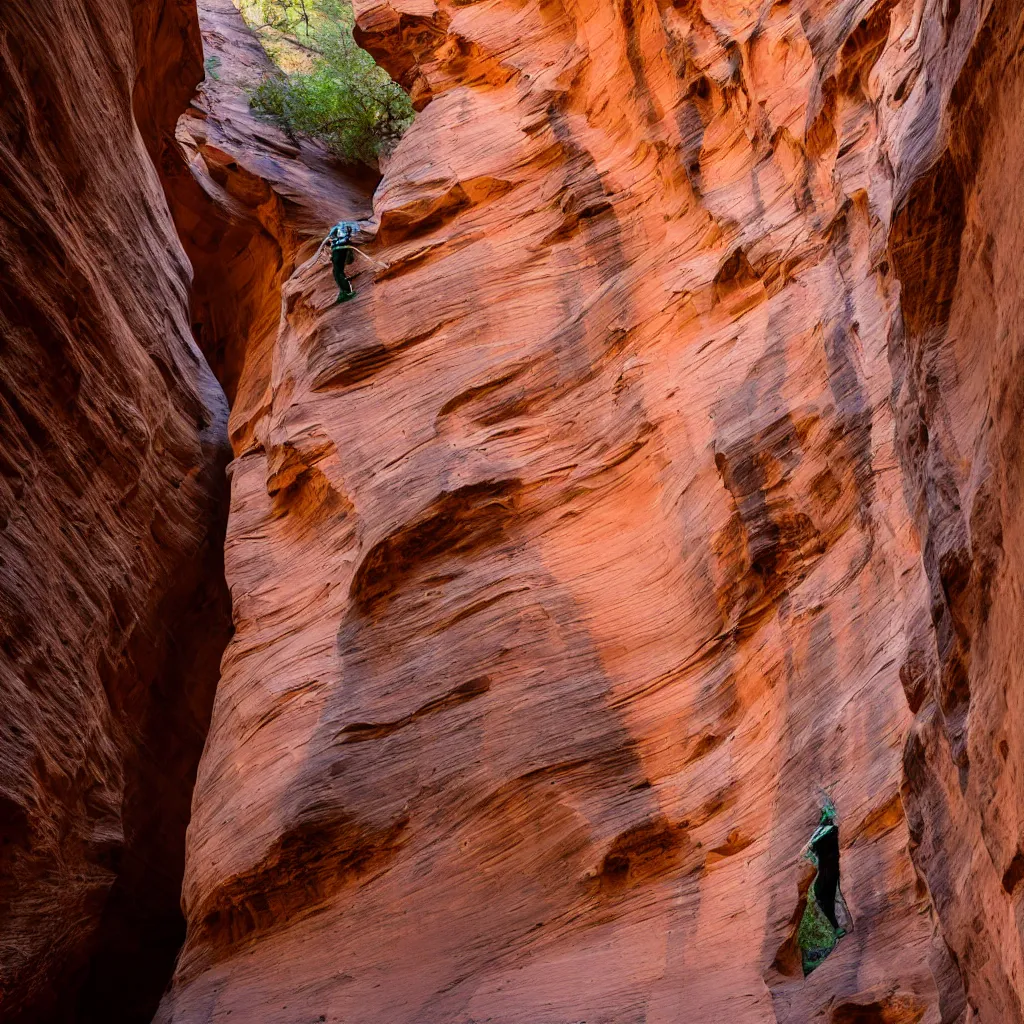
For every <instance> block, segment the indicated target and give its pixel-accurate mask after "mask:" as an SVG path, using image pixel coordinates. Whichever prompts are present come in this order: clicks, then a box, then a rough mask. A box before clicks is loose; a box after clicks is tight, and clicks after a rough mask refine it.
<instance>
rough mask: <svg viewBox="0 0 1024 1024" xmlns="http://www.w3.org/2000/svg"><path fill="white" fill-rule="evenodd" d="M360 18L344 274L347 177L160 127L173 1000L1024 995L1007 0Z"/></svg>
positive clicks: (753, 1005) (853, 999) (1010, 2)
mask: <svg viewBox="0 0 1024 1024" xmlns="http://www.w3.org/2000/svg"><path fill="white" fill-rule="evenodd" d="M206 6H207V14H206V17H207V18H210V19H213V20H212V21H210V22H209V25H210V26H211V28H210V33H208V41H209V40H210V39H216V38H219V39H220V40H221V43H223V44H224V46H225V47H226V48H225V49H223V50H222V51H221V52H223V54H224V57H225V63H226V64H229V63H230V62H231V52H230V47H229V46H227V44H228V43H229V42H230V40H231V39H232V38H234V37H235V36H236V35H237V23H236V29H234V30H229V29H228V28H226V26H227V25H228V24H229V22H230V18H231V15H230V10H229V9H228V6H227V4H226V2H221V3H213V2H212V0H211V3H209V4H207V5H206ZM356 9H357V14H358V27H357V38H358V39H359V40H360V42H361V43H362V44H363V45H364V46H366V47H367V48H368V49H369V50H370V51H371V52H372V53H373V54H374V55H375V56H376V57H377V59H378V60H379V61H380V62H381V63H382V64H384V65H385V66H386V67H387V68H388V69H389V70H390V71H391V72H392V74H393V75H394V76H395V77H396V79H398V80H400V81H401V82H402V83H403V84H405V85H406V86H407V87H408V88H409V89H410V91H411V93H412V95H413V97H414V99H415V101H416V104H417V107H418V108H419V109H420V111H421V112H420V114H419V116H418V118H417V121H416V123H415V124H414V126H413V127H412V129H411V130H410V131H409V133H408V134H407V136H406V137H405V138H404V140H403V141H402V143H401V144H400V146H399V147H398V149H397V151H396V152H395V154H394V155H393V157H392V158H391V159H390V160H389V161H388V162H387V165H386V167H385V169H384V176H383V180H382V181H381V183H380V185H379V187H378V188H377V190H376V192H375V194H374V197H373V205H372V219H373V222H374V226H375V228H376V232H377V234H376V241H375V242H374V243H373V244H372V245H370V246H369V249H368V251H369V254H370V256H371V257H372V258H373V259H374V260H377V261H379V262H380V263H382V264H384V266H383V267H382V268H376V269H375V268H374V267H373V266H372V265H370V264H363V263H360V264H357V266H358V267H359V268H360V272H359V274H358V276H357V278H356V282H355V283H356V289H357V291H358V293H359V294H358V298H357V299H356V301H354V302H352V303H349V304H346V305H343V306H335V305H333V302H334V298H335V295H336V290H335V288H334V286H333V283H332V282H331V279H330V273H329V269H328V268H327V267H326V266H325V265H323V264H315V263H312V262H308V258H309V257H310V256H312V254H313V250H314V247H315V244H316V240H317V236H320V237H322V235H323V234H324V233H326V231H327V229H328V227H329V226H330V224H331V223H332V222H333V221H335V220H340V219H342V218H352V217H356V216H360V207H361V203H362V202H363V200H361V199H360V197H359V196H358V195H357V192H358V190H357V189H348V190H347V191H346V190H344V189H343V190H342V191H343V192H344V194H343V195H338V196H335V195H334V194H333V193H332V192H331V191H330V190H331V189H337V188H339V187H340V186H337V185H336V184H334V183H333V181H334V179H329V178H327V177H326V176H325V172H324V173H317V174H313V175H303V174H302V173H301V166H299V165H302V164H303V162H304V157H303V154H302V153H301V152H300V151H299V150H298V149H297V148H296V147H293V148H292V149H291V150H288V149H287V147H286V146H283V144H282V142H281V140H280V139H276V138H271V137H270V136H265V137H263V138H255V137H254V136H252V135H251V132H252V131H254V130H255V129H253V128H252V122H251V120H249V119H248V115H247V114H246V112H245V109H244V104H243V103H241V102H240V100H239V98H238V94H237V91H236V92H235V93H234V94H232V91H231V90H232V89H234V88H235V86H234V85H232V84H231V83H230V82H228V81H224V82H222V83H221V84H220V85H218V86H216V87H215V88H211V89H210V90H209V91H208V93H207V94H206V97H205V99H204V100H202V101H200V103H199V105H198V106H197V108H196V110H195V111H194V112H193V113H191V114H190V115H189V116H188V117H187V118H185V119H184V121H183V123H182V126H181V128H180V129H179V138H180V139H182V140H183V142H184V144H185V147H186V149H187V151H188V152H189V153H190V154H192V171H193V181H194V182H195V183H197V184H198V185H199V187H201V188H202V190H203V191H204V192H205V194H206V196H207V197H208V198H210V197H212V200H213V203H212V205H213V206H214V207H215V208H216V209H217V210H218V211H219V212H218V214H217V218H219V219H218V220H217V223H218V224H220V225H222V226H223V231H221V234H220V236H219V237H220V238H227V237H228V236H229V235H230V236H231V237H232V238H237V239H238V241H237V243H232V244H231V245H230V246H229V249H230V250H231V252H232V253H234V252H236V251H237V252H238V253H239V254H241V255H240V256H239V257H238V259H237V260H236V259H235V258H234V256H232V255H230V254H229V255H228V256H227V257H225V255H224V251H223V249H222V245H223V243H222V242H221V241H219V240H218V239H216V238H213V237H212V236H211V237H209V238H208V239H206V240H205V241H204V239H203V236H202V230H203V229H204V225H208V224H209V223H210V220H209V217H210V216H211V215H210V214H208V213H204V212H203V209H204V208H203V207H202V206H199V205H196V204H195V203H194V202H193V203H192V205H191V207H190V209H191V211H192V212H191V213H189V212H188V210H186V211H185V212H183V211H182V210H181V209H177V219H178V223H179V225H181V226H182V230H183V233H184V235H185V237H186V245H187V246H188V247H189V248H190V251H191V252H193V254H195V253H196V252H197V251H198V250H199V249H203V248H204V247H206V249H207V251H209V252H212V253H214V254H215V257H216V258H215V259H214V261H213V262H216V260H217V259H219V260H220V261H221V264H222V265H223V266H226V267H227V268H228V273H226V274H225V276H224V280H225V281H226V282H228V284H229V285H230V287H232V288H234V289H235V292H236V293H237V294H239V295H241V296H242V302H241V304H240V305H239V309H240V310H241V312H239V313H238V315H237V316H235V315H233V314H232V313H231V311H232V310H233V309H234V308H235V307H234V306H233V305H232V303H231V301H230V296H225V295H224V294H223V292H222V290H221V287H220V286H219V285H218V286H217V288H215V289H213V290H211V289H210V288H209V287H208V286H207V285H205V284H203V283H202V280H201V283H200V285H199V287H198V290H197V295H198V296H200V306H201V307H202V309H203V310H204V313H203V316H201V317H200V320H201V322H203V325H204V326H203V330H204V331H207V330H208V327H207V325H208V324H213V325H214V327H213V328H212V333H211V334H210V337H209V338H208V339H207V342H206V344H207V350H208V351H210V352H211V353H222V355H221V356H219V357H217V356H215V359H216V358H221V359H222V365H223V366H226V367H228V368H229V370H227V371H224V370H222V372H226V373H227V375H228V376H230V378H231V380H232V381H233V382H235V383H232V384H231V385H230V386H229V391H232V389H234V391H235V392H237V395H238V396H239V397H238V399H237V401H236V402H235V406H234V409H233V413H232V423H231V436H232V441H233V445H234V450H235V461H234V463H233V465H232V468H231V471H230V478H231V491H232V498H231V514H230V521H229V527H228V539H227V548H226V570H227V577H228V582H229V584H230V587H231V591H232V597H233V603H234V617H235V624H236V633H235V636H234V639H233V641H232V643H231V645H230V647H229V649H228V652H227V655H226V657H225V661H224V665H223V674H222V678H221V682H220V685H219V688H218V691H217V698H216V704H215V708H214V715H213V721H212V726H211V731H210V735H209V737H208V741H207V746H206V751H205V753H204V756H203V760H202V763H201V766H200V772H199V778H198V782H197V787H196V792H195V796H194V802H193V817H192V821H191V824H190V828H189V838H188V853H187V865H186V874H185V884H184V894H183V900H184V907H185V910H186V915H187V918H188V938H187V941H186V945H185V948H184V950H183V952H182V955H181V957H180V959H179V962H178V968H177V972H176V975H175V980H174V984H173V987H172V989H171V991H170V992H169V993H168V994H167V996H166V997H165V999H164V1001H163V1003H162V1005H161V1009H160V1012H159V1013H158V1015H157V1020H158V1021H159V1022H161V1024H172V1022H173V1024H206V1022H212V1021H215V1020H216V1021H226V1020H230V1021H232V1022H235V1024H238V1022H242V1021H260V1022H267V1024H269V1022H280V1024H285V1022H287V1024H293V1022H301V1021H317V1020H321V1021H346V1022H352V1021H359V1022H361V1024H368V1022H381V1024H384V1022H387V1024H413V1022H415V1024H427V1022H439V1024H440V1022H445V1024H455V1022H460V1024H469V1022H480V1024H482V1022H485V1021H500V1022H502V1024H511V1022H518V1021H521V1022H524V1024H527V1022H528V1024H572V1022H578V1021H586V1022H587V1024H634V1022H637V1024H638V1022H645V1024H661V1022H666V1024H667V1022H672V1024H676V1022H680V1021H710V1022H719V1021H723V1022H724V1021H732V1022H743V1024H746V1022H751V1024H753V1022H758V1024H760V1022H772V1021H775V1022H779V1024H782V1022H791V1024H804V1022H806V1021H809V1020H818V1019H820V1020H826V1021H832V1022H845V1024H851V1022H854V1021H859V1022H881V1024H910V1022H915V1024H920V1022H924V1024H939V1022H944V1024H950V1022H966V1021H984V1022H990V1024H1001V1022H1009V1021H1018V1020H1021V1019H1024V1011H1022V1008H1021V1004H1020V998H1021V997H1020V994H1019V993H1020V986H1021V983H1022V979H1021V969H1022V966H1024V964H1022V950H1021V943H1020V927H1019V924H1018V920H1019V917H1020V914H1021V912H1022V911H1021V909H1020V908H1021V900H1022V893H1024V887H1022V886H1021V884H1020V883H1021V882H1022V880H1024V867H1022V866H1021V865H1022V864H1024V847H1022V845H1021V843H1022V835H1024V833H1022V823H1021V817H1022V812H1021V796H1020V794H1021V786H1020V781H1019V776H1020V772H1021V769H1022V763H1024V734H1022V728H1021V726H1020V725H1018V723H1019V722H1020V721H1021V720H1022V715H1021V711H1022V709H1021V707H1020V703H1021V697H1019V696H1018V691H1019V690H1020V686H1019V684H1020V681H1021V675H1022V652H1021V646H1020V642H1019V640H1018V638H1017V628H1015V627H1017V626H1018V624H1019V622H1020V621H1021V620H1020V615H1021V611H1022V609H1021V607H1020V606H1021V602H1022V600H1024V597H1022V587H1021V583H1022V579H1021V576H1022V566H1024V551H1022V550H1021V544H1022V542H1024V532H1022V527H1021V526H1020V525H1019V520H1020V517H1021V512H1020V511H1019V509H1020V508H1021V505H1022V503H1021V500H1020V498H1019V497H1018V495H1019V492H1020V489H1021V481H1022V473H1021V451H1020V443H1019V441H1018V440H1017V438H1018V436H1019V430H1018V426H1019V422H1020V418H1021V411H1022V410H1021V406H1022V403H1024V384H1022V383H1021V381H1022V380H1024V374H1022V372H1021V370H1022V346H1024V327H1022V319H1024V318H1022V310H1021V302H1022V298H1021V297H1022V295H1024V282H1022V279H1021V278H1022V273H1024V271H1022V270H1021V269H1020V260H1019V259H1018V258H1017V254H1016V248H1017V246H1018V244H1019V241H1020V240H1021V239H1024V223H1022V217H1024V194H1022V188H1024V186H1022V184H1021V182H1022V181H1024V176H1022V175H1021V174H1020V168H1021V166H1022V162H1024V143H1022V140H1024V123H1022V122H1024V66H1022V57H1021V47H1022V45H1024V15H1022V13H1021V10H1020V4H1019V3H1018V2H1017V0H959V2H958V0H790V2H772V0H763V2H757V0H678V2H676V3H674V4H673V3H669V2H667V0H666V2H659V0H586V2H582V0H581V2H577V3H555V4H551V3H542V2H540V0H522V2H519V3H515V4H511V3H508V2H500V0H484V2H478V3H469V4H467V3H455V2H451V0H391V2H376V0H357V2H356ZM218 25H219V26H220V27H219V28H218V27H217V26H218ZM211 33H212V34H211ZM217 33H219V36H218V35H217ZM222 77H225V78H226V76H225V75H223V73H222ZM232 95H233V96H234V98H232ZM260 131H263V132H267V131H268V130H267V129H260ZM268 147H269V149H268ZM269 151H273V152H275V153H277V156H276V157H274V158H273V159H272V160H271V159H270V157H268V152H269ZM289 161H290V162H289ZM211 180H212V181H213V182H214V183H215V184H216V185H217V186H218V187H219V189H220V191H219V192H218V191H217V190H216V189H214V188H213V187H212V186H211V185H210V181H211ZM182 191H183V192H184V188H183V189H182ZM171 195H172V205H174V206H176V208H177V207H178V206H179V205H180V203H181V200H180V199H179V200H178V201H177V202H175V201H174V197H175V195H176V191H175V189H174V187H173V186H172V188H171ZM193 197H194V198H195V199H198V193H195V192H193ZM228 197H230V201H229V199H228ZM325 206H326V207H328V208H329V209H325ZM317 215H319V216H322V218H323V219H322V220H321V221H320V223H319V225H318V226H317V225H315V224H313V221H314V220H315V216H317ZM365 215H366V216H369V207H368V203H367V205H366V213H365ZM190 217H191V221H190V219H189V218H190ZM190 223H191V225H192V226H189V225H190ZM257 224H258V226H257ZM314 227H315V228H316V230H315V231H314V230H313V228H314ZM218 230H220V229H218ZM257 238H258V239H259V240H260V241H259V242H258V245H259V246H260V247H261V251H262V252H264V253H272V254H273V255H274V259H273V260H270V261H268V260H266V258H265V257H260V256H258V255H257V254H256V251H255V249H254V248H253V247H254V246H255V245H257V242H256V241H254V239H257ZM271 239H272V240H273V244H271ZM193 258H194V259H195V258H196V256H195V255H194V257H193ZM261 260H262V262H261ZM302 260H307V262H304V263H303V262H301V261H302ZM300 263H301V265H298V264H300ZM296 265H298V266H297V269H296ZM245 267H248V268H250V270H251V273H248V272H247V271H246V270H245ZM260 275H262V277H260ZM202 277H203V275H202V274H200V278H201V279H202ZM257 277H260V280H261V281H262V282H268V281H269V282H271V284H270V285H269V290H270V293H271V295H272V296H273V301H271V300H270V299H268V298H267V295H266V291H267V288H268V285H266V284H265V283H261V284H259V285H256V284H254V283H253V282H254V281H255V280H256V278H257ZM278 289H280V293H281V298H282V302H281V304H280V307H279V317H280V319H279V322H276V321H275V319H274V315H273V312H274V310H273V307H274V306H276V303H277V294H278ZM261 295H262V296H263V300H265V301H263V304H262V305H259V297H260V296H261ZM203 296H206V297H205V298H204V297H203ZM254 297H255V301H256V304H257V305H259V312H258V313H256V312H254V309H255V306H253V305H252V302H253V301H254ZM217 303H221V304H222V305H220V306H217ZM215 307H216V308H219V309H221V310H222V312H220V313H218V312H217V311H216V308H215ZM243 314H244V315H243ZM197 315H198V314H197ZM822 789H825V790H827V791H828V792H829V793H830V794H831V795H832V797H833V799H834V800H835V803H836V805H837V807H838V811H839V815H840V822H841V835H840V839H841V846H842V861H841V867H842V886H843V892H844V894H845V897H846V900H847V902H848V904H849V906H850V910H851V912H852V914H853V917H854V921H855V925H854V930H853V932H852V933H851V934H850V935H848V936H847V937H846V938H844V939H843V940H842V942H841V943H840V944H839V946H838V948H837V949H836V951H835V952H834V953H833V954H832V956H831V957H830V958H829V959H828V960H827V961H826V962H825V964H824V965H823V966H822V967H820V968H819V969H818V970H817V971H816V972H815V973H813V974H812V975H811V976H810V977H808V978H807V979H806V980H805V979H804V978H803V977H802V972H801V970H800V966H799V952H798V950H797V948H796V929H797V924H798V922H799V920H800V915H801V912H802V908H803V905H804V900H805V898H806V890H807V886H808V884H809V881H810V878H809V874H808V867H807V863H806V861H804V860H802V858H801V850H802V848H803V845H804V843H805V842H806V841H807V839H808V837H809V835H810V832H811V830H812V829H813V827H814V825H815V824H816V822H817V818H818V807H819V799H820V790H822Z"/></svg>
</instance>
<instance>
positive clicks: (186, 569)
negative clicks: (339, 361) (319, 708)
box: [0, 0, 231, 1024]
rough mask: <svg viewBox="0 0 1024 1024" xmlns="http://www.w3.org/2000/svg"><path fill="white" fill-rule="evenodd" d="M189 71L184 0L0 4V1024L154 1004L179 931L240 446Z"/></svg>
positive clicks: (194, 52) (192, 26)
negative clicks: (190, 137) (200, 232)
mask: <svg viewBox="0 0 1024 1024" xmlns="http://www.w3.org/2000/svg"><path fill="white" fill-rule="evenodd" d="M201 75H202V51H201V47H200V39H199V34H198V25H197V23H196V20H195V10H194V6H193V5H191V4H190V3H189V2H188V0H138V2H135V0H132V2H129V0H104V2H103V3H93V2H89V0H60V2H57V0H41V2H33V3H22V2H16V3H4V4H0V97H2V102H0V264H2V266H3V272H2V274H0V531H2V541H0V706H2V708H3V711H2V716H0V1018H2V1019H3V1021H4V1022H5V1024H14V1022H22V1021H24V1022H27V1024H40V1022H46V1021H51V1020H71V1019H74V1020H79V1021H87V1020H94V1019H95V1020H102V1021H105V1022H107V1021H146V1020H149V1019H150V1018H151V1017H152V1014H153V1012H154V1011H155V1008H156V1005H157V1003H158V1001H159V998H160V994H161V992H162V990H163V988H164V986H165V985H166V982H167V979H168V977H169V976H170V973H171V971H172V969H173V963H174V957H175V954H176V951H177V948H178V947H179V945H180V943H181V941H182V938H183V935H184V922H183V919H182V917H181V912H180V908H179V898H180V885H181V876H182V871H183V860H184V835H185V826H186V824H187V821H188V815H189V800H190V795H191V788H192V783H193V780H194V777H195V770H196V764H197V762H198V760H199V754H200V751H201V749H202V744H203V740H204V737H205V733H206V729H207V725H208V721H209V715H210V709H211V706H212V701H213V691H214V688H215V686H216V681H217V676H218V669H219V660H220V657H221V654H222V653H223V650H224V646H225V644H226V643H227V639H228V636H229V634H230V625H231V624H230V606H229V602H228V595H227V590H226V587H225V585H224V579H223V568H222V562H223V532H224V522H225V518H226V517H225V512H226V484H225V480H224V466H225V464H226V461H227V457H228V454H229V449H228V446H227V431H226V428H227V405H226V402H225V400H224V395H223V392H222V391H221V389H220V387H219V386H218V384H217V382H216V380H215V379H214V377H213V375H212V374H211V372H210V370H209V368H208V366H207V365H206V363H205V361H204V360H203V358H202V356H201V354H200V353H199V351H198V349H197V348H196V346H195V344H194V342H193V340H192V335H191V331H190V324H189V319H188V291H189V267H188V263H187V261H186V259H185V257H184V254H183V252H182V249H181V246H180V244H179V243H178V240H177V238H176V235H175V231H174V226H173V224H172V222H171V219H170V216H169V215H168V210H167V204H166V201H165V198H164V193H163V189H162V187H161V183H160V179H159V177H158V175H157V172H156V170H155V168H154V164H153V162H152V160H151V155H152V156H153V157H155V158H156V159H157V160H161V159H162V157H163V155H164V154H165V153H168V152H169V153H171V154H175V153H176V150H175V149H174V148H173V146H174V143H173V133H174V127H175V122H176V120H177V117H178V115H179V114H180V113H181V111H182V110H183V109H184V107H185V105H186V104H187V102H188V97H189V95H190V94H191V92H192V91H193V89H194V87H195V83H196V82H197V81H198V80H199V78H200V77H201ZM147 148H148V150H149V152H147ZM176 159H177V157H176Z"/></svg>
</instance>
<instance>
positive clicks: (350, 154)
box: [239, 0, 413, 167]
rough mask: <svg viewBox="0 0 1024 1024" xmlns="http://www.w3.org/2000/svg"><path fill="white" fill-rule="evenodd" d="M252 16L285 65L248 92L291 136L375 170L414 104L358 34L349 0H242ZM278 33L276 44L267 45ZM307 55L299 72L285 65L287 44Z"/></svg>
mask: <svg viewBox="0 0 1024 1024" xmlns="http://www.w3.org/2000/svg"><path fill="white" fill-rule="evenodd" d="M239 2H240V9H241V10H242V13H243V15H244V16H245V18H246V21H247V22H248V23H249V24H250V25H251V26H252V27H254V28H256V29H257V30H260V37H261V39H262V40H263V41H264V48H265V49H266V50H267V52H268V53H269V54H270V55H271V57H272V58H273V59H274V60H275V62H276V63H277V64H278V66H279V70H278V72H277V73H276V74H273V75H268V76H266V77H265V78H264V79H263V81H262V82H261V83H260V84H259V85H258V86H257V87H256V88H255V89H254V90H253V91H252V93H251V94H250V102H251V104H252V106H253V108H254V109H256V110H258V111H260V112H261V113H264V114H266V115H268V116H269V117H271V118H273V119H274V120H275V121H277V122H278V123H279V124H280V125H281V126H282V127H283V128H284V129H285V131H287V132H288V133H289V134H292V135H295V134H304V135H309V136H311V137H313V138H315V139H319V140H320V141H321V142H323V143H324V144H325V145H326V146H327V147H328V148H329V149H330V150H331V151H332V152H333V153H335V154H336V155H337V156H339V157H340V158H341V159H343V160H346V161H349V162H352V163H355V162H360V163H364V164H367V165H369V166H371V167H376V166H377V162H378V159H379V157H380V156H381V155H383V154H385V153H387V152H388V151H390V150H391V149H392V148H393V147H394V146H395V144H396V143H397V142H398V140H399V139H400V138H401V136H402V133H403V132H404V131H405V129H406V128H408V126H409V125H410V124H411V123H412V119H413V110H412V104H411V103H410V101H409V97H408V96H407V95H406V93H405V91H404V90H403V89H402V88H401V87H399V86H398V85H396V84H395V83H394V82H393V81H392V80H391V77H390V76H389V75H388V74H387V72H386V71H384V70H383V69H382V68H380V67H378V66H377V64H376V63H375V62H374V60H373V58H372V57H371V56H370V55H369V54H368V53H367V52H366V51H365V50H363V49H361V48H360V47H359V46H358V45H357V44H356V42H355V40H354V39H353V38H352V25H353V17H352V9H351V6H350V5H349V3H348V2H347V0H239ZM269 38H276V39H277V41H278V45H276V46H275V45H273V44H269V45H268V39H269ZM287 45H291V46H292V47H297V48H299V49H300V50H301V51H303V52H304V53H305V55H306V58H307V59H306V61H305V62H304V66H302V67H300V68H299V69H297V70H292V71H290V72H289V71H285V70H283V69H282V68H281V64H282V63H283V61H282V59H281V52H282V49H283V48H284V47H285V46H287Z"/></svg>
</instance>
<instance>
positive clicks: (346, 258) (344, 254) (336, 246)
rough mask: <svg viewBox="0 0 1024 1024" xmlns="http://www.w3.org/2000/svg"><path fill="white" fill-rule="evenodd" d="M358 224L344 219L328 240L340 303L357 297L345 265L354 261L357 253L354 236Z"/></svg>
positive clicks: (332, 229)
mask: <svg viewBox="0 0 1024 1024" xmlns="http://www.w3.org/2000/svg"><path fill="white" fill-rule="evenodd" d="M356 230H357V225H355V224H353V223H352V222H351V221H344V220H343V221H342V222H341V223H340V224H335V225H334V227H333V228H331V233H330V234H329V235H328V236H327V241H328V242H330V245H331V266H332V267H333V268H334V280H335V283H336V284H337V285H338V289H339V291H338V303H342V302H348V300H349V299H354V298H355V297H356V292H355V289H354V288H353V287H352V282H351V281H350V280H349V279H348V277H347V276H346V274H345V267H347V266H348V265H349V264H350V263H352V262H353V261H354V260H355V258H356V254H355V252H354V250H353V248H352V236H353V235H354V234H355V232H356Z"/></svg>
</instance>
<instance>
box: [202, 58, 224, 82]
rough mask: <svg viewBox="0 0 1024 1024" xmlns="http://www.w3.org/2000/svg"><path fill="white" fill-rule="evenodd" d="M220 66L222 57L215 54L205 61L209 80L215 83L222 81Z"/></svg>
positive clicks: (204, 66) (204, 65) (204, 64)
mask: <svg viewBox="0 0 1024 1024" xmlns="http://www.w3.org/2000/svg"><path fill="white" fill-rule="evenodd" d="M220 64H221V61H220V57H218V56H217V54H215V53H212V54H210V56H209V57H207V58H206V60H205V61H203V68H204V69H205V71H206V76H207V78H212V79H213V80H214V81H215V82H219V81H220Z"/></svg>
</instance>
